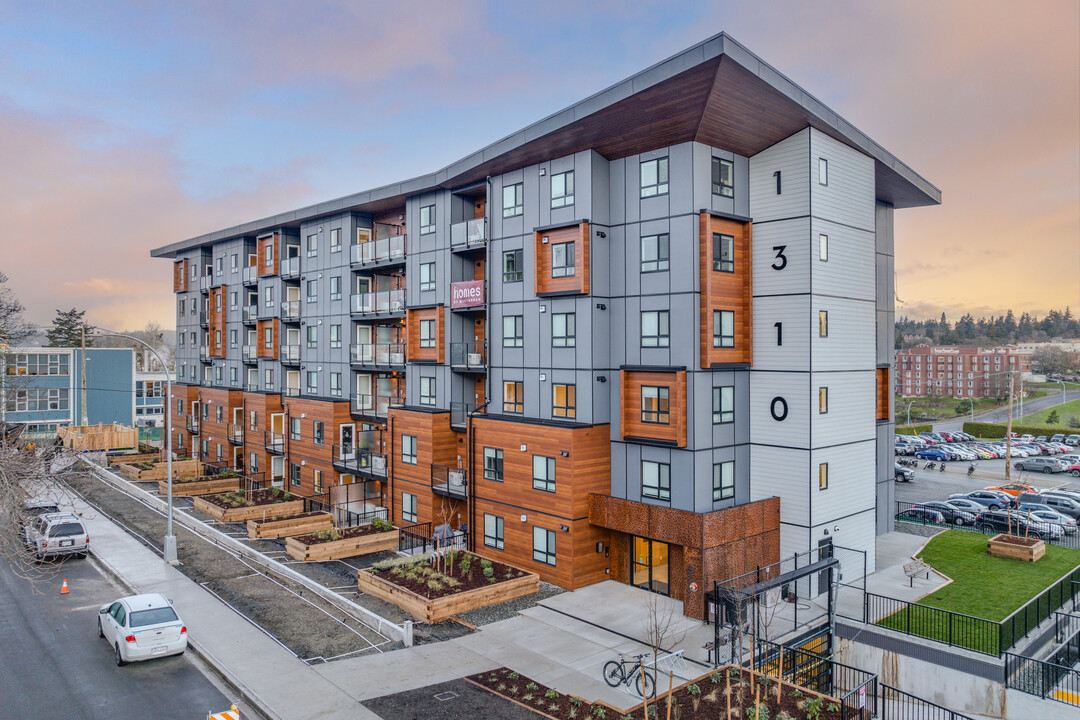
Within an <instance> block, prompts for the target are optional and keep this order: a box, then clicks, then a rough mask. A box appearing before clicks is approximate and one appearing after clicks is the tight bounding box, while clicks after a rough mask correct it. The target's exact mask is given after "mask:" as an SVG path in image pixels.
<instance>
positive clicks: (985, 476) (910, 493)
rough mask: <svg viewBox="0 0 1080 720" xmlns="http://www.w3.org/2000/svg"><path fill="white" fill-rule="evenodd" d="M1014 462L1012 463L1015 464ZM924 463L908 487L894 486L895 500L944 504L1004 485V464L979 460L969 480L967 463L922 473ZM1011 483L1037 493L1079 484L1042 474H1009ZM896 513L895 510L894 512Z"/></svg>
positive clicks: (1074, 487)
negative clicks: (951, 497)
mask: <svg viewBox="0 0 1080 720" xmlns="http://www.w3.org/2000/svg"><path fill="white" fill-rule="evenodd" d="M1016 460H1017V459H1016V458H1014V459H1013V462H1016ZM924 464H926V461H925V460H920V461H919V468H918V469H915V479H914V480H912V481H911V482H907V483H896V484H895V485H896V499H897V500H900V501H903V502H926V501H927V500H947V499H948V497H949V495H952V494H954V493H966V492H971V491H972V490H982V489H983V488H985V487H991V486H994V485H1000V484H1001V483H1003V482H1005V461H1004V460H980V461H978V462H977V463H976V466H975V472H974V473H973V474H972V475H971V477H968V475H967V468H968V463H967V462H965V461H962V460H959V461H956V462H950V463H947V464H946V470H945V472H939V471H937V470H923V469H922V466H923V465H924ZM1011 475H1012V478H1011V479H1012V482H1019V483H1024V484H1026V485H1032V486H1034V487H1035V488H1037V489H1039V490H1050V489H1059V488H1060V489H1064V490H1077V491H1080V480H1078V479H1077V478H1074V477H1072V476H1071V475H1068V474H1066V473H1053V474H1050V475H1045V474H1043V473H1032V472H1017V471H1015V470H1014V471H1012V473H1011ZM894 512H895V510H894Z"/></svg>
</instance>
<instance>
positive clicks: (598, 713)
mask: <svg viewBox="0 0 1080 720" xmlns="http://www.w3.org/2000/svg"><path fill="white" fill-rule="evenodd" d="M592 714H593V717H598V718H600V720H604V718H606V717H607V710H605V709H604V708H603V707H601V706H599V705H594V706H593V709H592Z"/></svg>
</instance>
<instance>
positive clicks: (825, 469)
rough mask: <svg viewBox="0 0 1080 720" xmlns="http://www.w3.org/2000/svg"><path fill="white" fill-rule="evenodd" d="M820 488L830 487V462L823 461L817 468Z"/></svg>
mask: <svg viewBox="0 0 1080 720" xmlns="http://www.w3.org/2000/svg"><path fill="white" fill-rule="evenodd" d="M817 487H818V490H826V489H828V487H829V463H821V464H820V465H818V468H817Z"/></svg>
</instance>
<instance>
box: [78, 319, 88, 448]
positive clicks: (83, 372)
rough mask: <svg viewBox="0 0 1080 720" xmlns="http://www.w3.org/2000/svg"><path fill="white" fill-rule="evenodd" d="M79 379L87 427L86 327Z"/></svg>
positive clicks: (84, 328) (84, 419) (83, 422)
mask: <svg viewBox="0 0 1080 720" xmlns="http://www.w3.org/2000/svg"><path fill="white" fill-rule="evenodd" d="M79 379H80V383H79V384H80V385H81V386H82V392H81V393H80V397H81V400H80V401H79V405H81V406H82V413H81V414H82V426H83V427H86V426H87V425H88V424H89V422H88V421H87V419H86V418H87V414H86V326H85V325H84V326H83V328H82V353H81V355H80V360H79Z"/></svg>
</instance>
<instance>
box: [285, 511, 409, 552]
mask: <svg viewBox="0 0 1080 720" xmlns="http://www.w3.org/2000/svg"><path fill="white" fill-rule="evenodd" d="M384 523H385V524H384ZM397 545H398V531H397V528H395V527H394V526H393V524H391V523H389V522H387V521H385V520H383V521H380V522H379V523H377V524H371V525H360V526H358V527H349V528H342V529H340V530H322V531H321V532H314V533H310V534H307V535H299V536H294V537H289V538H286V539H285V552H286V553H288V554H289V557H291V558H293V559H294V560H304V561H314V562H321V561H324V560H340V559H342V558H348V557H356V556H357V555H368V554H370V553H373V552H380V551H383V550H394V549H396V548H397Z"/></svg>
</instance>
